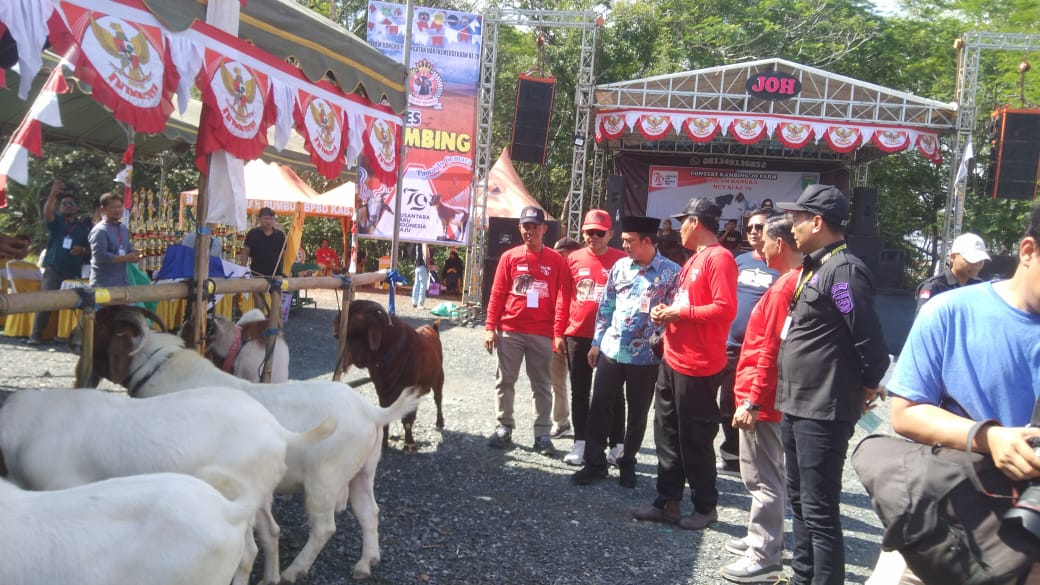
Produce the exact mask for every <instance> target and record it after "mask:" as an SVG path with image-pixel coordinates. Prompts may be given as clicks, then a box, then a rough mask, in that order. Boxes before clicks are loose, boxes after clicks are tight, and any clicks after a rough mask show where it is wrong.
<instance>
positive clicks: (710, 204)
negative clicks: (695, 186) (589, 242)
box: [622, 197, 722, 231]
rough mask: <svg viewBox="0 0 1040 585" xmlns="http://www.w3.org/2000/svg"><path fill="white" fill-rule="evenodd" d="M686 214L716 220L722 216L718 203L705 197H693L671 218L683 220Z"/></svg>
mask: <svg viewBox="0 0 1040 585" xmlns="http://www.w3.org/2000/svg"><path fill="white" fill-rule="evenodd" d="M688 215H692V216H694V217H696V218H700V219H709V220H713V221H716V222H717V221H719V218H720V217H722V208H721V207H719V204H718V203H715V200H714V199H708V198H707V197H694V198H692V199H690V201H689V202H688V203H687V204H686V209H684V210H682V212H680V213H676V214H675V215H673V216H672V218H673V219H679V220H683V219H686V216H688ZM622 231H624V230H622ZM655 231H656V230H655Z"/></svg>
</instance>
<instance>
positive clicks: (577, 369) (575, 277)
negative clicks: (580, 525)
mask: <svg viewBox="0 0 1040 585" xmlns="http://www.w3.org/2000/svg"><path fill="white" fill-rule="evenodd" d="M613 227H614V225H613V222H612V221H611V219H610V214H609V213H607V212H606V211H603V210H602V209H590V210H589V212H588V213H586V214H585V221H584V222H582V224H581V234H582V238H583V239H584V240H585V247H584V248H582V249H581V250H577V251H575V252H573V253H571V255H570V256H569V257H568V258H567V264H568V267H569V269H570V275H571V281H572V283H573V286H572V288H571V291H572V293H573V294H572V295H571V297H570V299H569V300H570V311H569V314H568V321H567V329H566V331H565V332H564V338H565V339H566V340H567V345H566V347H567V367H568V368H569V369H570V372H571V376H570V380H571V420H572V422H573V428H574V446H573V448H572V449H571V451H570V453H568V454H567V455H566V456H564V458H563V461H564V463H567V464H569V465H582V464H583V463H584V459H583V455H584V452H585V427H586V425H587V424H588V420H589V405H590V404H591V400H592V366H590V365H589V357H588V356H589V349H590V348H591V347H592V335H593V333H594V330H595V327H596V312H597V311H598V310H599V301H600V299H601V298H602V297H603V288H604V287H605V286H606V284H607V277H608V276H609V275H610V269H611V267H613V266H614V263H615V262H617V261H618V260H620V259H622V258H625V257H626V254H625V253H624V252H622V251H621V250H617V249H614V248H611V247H609V246H608V245H607V244H608V243H609V242H610V239H611V238H612V237H614V229H613ZM618 398H619V400H618V402H617V404H615V407H614V419H613V421H612V422H611V423H610V429H611V430H610V446H611V447H612V448H613V450H612V453H611V455H613V458H614V459H615V460H616V457H617V455H618V447H617V445H618V443H620V442H622V441H624V436H625V402H624V397H623V396H621V395H619V396H618ZM621 449H624V447H621Z"/></svg>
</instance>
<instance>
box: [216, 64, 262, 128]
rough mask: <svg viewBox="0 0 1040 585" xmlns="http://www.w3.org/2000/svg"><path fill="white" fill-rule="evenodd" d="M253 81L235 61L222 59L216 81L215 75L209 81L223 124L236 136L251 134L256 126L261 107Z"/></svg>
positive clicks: (258, 123)
mask: <svg viewBox="0 0 1040 585" xmlns="http://www.w3.org/2000/svg"><path fill="white" fill-rule="evenodd" d="M257 85H258V84H257V80H256V77H255V76H254V75H253V72H252V71H250V70H249V68H248V67H246V66H245V65H242V64H241V63H239V62H237V61H227V62H225V63H222V64H221V65H220V83H217V80H216V77H214V79H213V80H212V81H211V82H210V87H212V88H213V94H214V95H215V96H216V98H217V103H218V104H220V114H221V118H222V119H223V120H224V126H225V127H226V128H227V129H228V131H230V132H231V133H232V134H234V135H235V136H237V137H239V138H247V139H248V138H252V137H253V136H255V135H256V133H257V131H258V130H259V129H260V122H261V120H262V119H263V115H264V107H263V98H262V96H261V95H260V91H259V88H258V87H257Z"/></svg>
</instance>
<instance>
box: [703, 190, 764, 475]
mask: <svg viewBox="0 0 1040 585" xmlns="http://www.w3.org/2000/svg"><path fill="white" fill-rule="evenodd" d="M774 213H776V212H774V211H773V210H771V209H756V210H755V211H752V212H751V216H750V217H749V218H748V221H747V240H748V244H750V245H751V251H750V252H745V253H743V254H741V255H739V256H737V258H736V260H737V318H736V319H734V320H733V324H732V325H730V328H729V337H728V338H727V339H726V367H725V368H724V369H723V370H722V381H721V383H720V386H719V413H720V414H721V419H722V420H721V424H722V436H723V441H722V445H720V446H719V462H718V465H717V467H718V471H719V473H722V474H724V475H730V476H733V477H740V434H739V433H738V432H737V429H735V428H733V413H734V412H735V411H736V403H735V401H734V399H733V379H734V375H735V372H736V369H737V358H739V357H740V347H741V345H743V343H744V330H745V329H747V324H748V317H750V316H751V309H754V308H755V304H756V303H758V299H760V298H762V295H763V294H764V293H765V292H766V289H768V288H769V287H770V286H771V285H772V284H773V282H774V281H776V279H777V277H778V276H779V274H778V273H777V271H776V270H773V269H772V268H770V267H768V266H766V260H765V256H763V255H762V247H763V246H764V245H765V239H764V238H763V237H762V236H763V231H762V230H763V229H764V228H765V225H766V219H768V218H769V217H770V216H771V215H773V214H774Z"/></svg>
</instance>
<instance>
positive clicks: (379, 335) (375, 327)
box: [368, 321, 383, 353]
mask: <svg viewBox="0 0 1040 585" xmlns="http://www.w3.org/2000/svg"><path fill="white" fill-rule="evenodd" d="M382 343H383V324H382V323H380V322H379V321H376V322H375V323H369V324H368V350H369V351H371V352H372V353H375V352H377V351H379V346H380V345H382Z"/></svg>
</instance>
